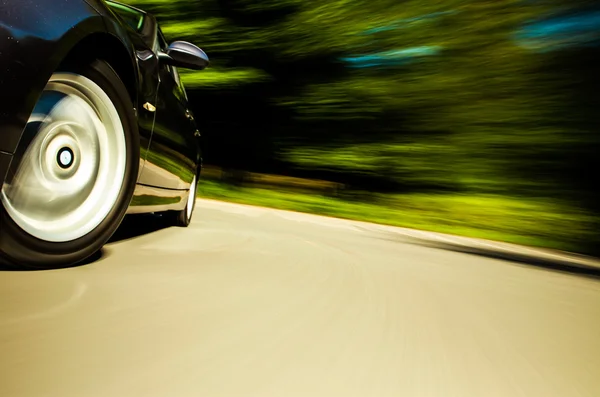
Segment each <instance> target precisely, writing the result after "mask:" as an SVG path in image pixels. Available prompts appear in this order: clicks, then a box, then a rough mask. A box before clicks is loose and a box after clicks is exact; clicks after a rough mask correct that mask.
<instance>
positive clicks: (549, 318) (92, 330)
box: [0, 201, 600, 397]
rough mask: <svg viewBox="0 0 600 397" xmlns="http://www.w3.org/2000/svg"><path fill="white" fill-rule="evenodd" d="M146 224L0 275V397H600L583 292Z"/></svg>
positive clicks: (565, 283) (331, 226)
mask: <svg viewBox="0 0 600 397" xmlns="http://www.w3.org/2000/svg"><path fill="white" fill-rule="evenodd" d="M144 219H145V220H144V221H143V222H142V220H139V219H138V220H136V224H138V222H139V224H141V225H142V226H139V228H140V229H141V230H134V231H135V232H136V233H138V234H141V235H139V236H137V237H134V238H132V239H127V240H120V241H115V242H113V243H111V244H109V245H108V246H107V247H106V249H105V250H104V255H103V257H102V258H100V259H99V260H97V261H95V262H93V263H91V264H89V265H86V266H82V267H78V268H72V269H64V270H56V271H44V272H42V271H37V272H1V273H0V396H6V397H19V396H59V397H70V396H76V397H96V396H107V397H108V396H110V397H113V396H119V397H120V396H127V397H134V396H144V397H154V396H157V397H158V396H161V397H163V396H168V397H180V396H181V397H188V396H189V397H197V396H210V397H219V396H228V397H229V396H269V397H270V396H273V397H294V396H302V397H304V396H306V397H337V396H343V397H353V396H360V397H363V396H375V397H384V396H385V397H387V396H409V397H410V396H414V397H427V396H444V397H450V396H459V397H469V396H473V397H488V396H499V397H506V396H511V397H517V396H527V397H537V396H540V397H551V396H558V397H565V396H568V397H576V396H590V397H597V396H600V282H599V281H597V280H594V279H591V278H585V277H582V276H577V275H569V274H564V273H558V272H554V271H549V270H543V269H539V268H535V267H528V266H523V265H516V264H513V263H510V262H504V261H500V260H495V259H488V258H483V257H480V256H474V255H469V254H464V253H458V252H449V251H444V250H440V249H435V248H429V247H424V246H419V245H415V244H411V243H409V242H408V241H407V240H403V239H402V237H401V236H399V235H397V234H394V233H390V232H389V231H388V229H386V228H379V227H377V226H372V227H358V226H356V224H353V223H350V222H346V221H341V220H335V219H327V218H320V217H315V216H309V215H300V214H294V213H285V212H279V211H273V210H266V209H253V208H251V207H243V206H236V205H230V204H216V203H213V202H208V201H201V202H199V206H198V207H197V212H196V217H195V220H194V222H193V224H192V226H191V227H190V228H189V229H187V230H182V229H175V228H167V229H162V230H158V231H153V232H151V233H146V234H143V232H144V231H145V230H144V229H143V225H144V224H145V223H147V222H149V221H148V218H144ZM129 223H131V222H129ZM129 228H131V226H129ZM126 229H127V228H122V230H121V231H120V237H119V238H121V239H122V238H124V237H127V234H128V233H130V232H127V230H126Z"/></svg>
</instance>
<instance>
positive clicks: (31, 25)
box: [0, 0, 209, 268]
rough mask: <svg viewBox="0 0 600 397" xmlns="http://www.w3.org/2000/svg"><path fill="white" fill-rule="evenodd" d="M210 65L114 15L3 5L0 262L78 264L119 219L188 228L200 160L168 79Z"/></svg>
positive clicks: (108, 6)
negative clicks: (162, 220)
mask: <svg viewBox="0 0 600 397" xmlns="http://www.w3.org/2000/svg"><path fill="white" fill-rule="evenodd" d="M208 64H209V60H208V57H207V56H206V54H205V53H204V52H203V51H202V50H201V49H200V48H198V47H196V46H195V45H193V44H190V43H187V42H183V41H175V42H172V43H170V44H169V43H167V41H166V40H165V37H164V35H163V33H162V31H161V29H160V27H159V25H158V23H157V20H156V18H155V17H153V16H152V15H150V14H148V13H145V12H144V11H141V10H139V9H136V8H132V7H129V6H126V5H123V4H120V3H116V2H112V1H108V0H62V1H60V2H57V1H56V0H2V1H1V2H0V92H1V93H2V95H1V96H0V186H1V191H0V262H4V263H7V264H8V265H15V266H25V267H36V268H50V267H58V266H68V265H72V264H76V263H79V262H81V261H83V260H84V259H86V258H88V257H89V256H90V255H92V254H94V253H95V252H97V251H98V250H99V249H100V248H101V247H102V246H103V245H104V244H105V243H106V242H107V241H108V239H109V238H110V237H111V236H112V234H113V233H114V232H115V231H116V229H117V228H118V226H119V224H120V223H121V221H122V219H123V217H124V216H125V215H126V214H127V213H149V212H153V213H157V212H158V213H162V214H163V215H164V217H166V218H168V219H169V220H170V222H172V224H173V225H177V226H183V227H185V226H187V225H188V224H189V223H190V220H191V218H192V213H193V210H194V204H195V202H196V200H195V192H196V187H197V183H198V177H199V175H200V170H201V167H202V157H201V152H200V142H199V136H200V132H199V131H198V129H197V127H196V123H195V120H194V116H193V113H192V112H191V110H190V109H189V105H188V100H187V95H186V92H185V89H184V86H183V85H182V83H181V80H180V77H179V74H178V70H177V68H189V69H194V70H201V69H204V68H206V67H207V66H208Z"/></svg>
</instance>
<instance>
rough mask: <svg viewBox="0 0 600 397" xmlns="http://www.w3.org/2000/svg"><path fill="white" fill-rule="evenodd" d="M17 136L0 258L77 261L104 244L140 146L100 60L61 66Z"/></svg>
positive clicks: (121, 90)
mask: <svg viewBox="0 0 600 397" xmlns="http://www.w3.org/2000/svg"><path fill="white" fill-rule="evenodd" d="M23 136H24V138H23V139H29V138H26V137H32V138H31V141H30V142H29V145H28V146H27V148H26V150H23V151H22V152H23V154H22V156H16V157H15V160H17V158H18V160H20V161H19V162H18V163H17V164H16V165H15V167H14V168H12V169H11V170H14V174H13V178H12V179H11V180H9V181H7V182H6V183H5V184H4V186H2V189H1V191H0V230H1V231H2V232H1V233H0V259H3V261H4V262H5V263H7V264H8V265H12V266H18V267H29V268H42V269H48V268H56V267H65V266H71V265H75V264H78V263H80V262H82V261H84V260H85V259H87V258H88V257H90V256H91V255H93V254H94V253H96V252H98V250H100V248H101V247H102V246H103V245H104V244H105V243H106V242H107V241H108V239H109V238H110V237H111V236H112V234H113V233H114V232H115V231H116V229H117V228H118V226H119V225H120V223H121V221H122V220H123V217H124V216H125V212H126V211H127V207H128V206H129V203H130V201H131V198H132V196H133V191H134V189H135V183H136V178H137V174H138V168H139V155H140V148H139V135H138V130H137V123H136V118H135V114H134V110H133V104H132V102H131V100H130V97H129V93H128V91H127V89H126V88H125V85H124V84H123V82H122V81H121V79H120V78H119V76H118V75H117V73H116V72H115V71H114V70H113V69H112V68H111V67H110V65H108V64H107V63H106V62H104V61H100V60H96V61H93V62H91V63H90V64H87V65H82V66H71V67H68V68H63V69H62V70H60V71H59V72H56V73H54V74H53V75H52V77H51V78H50V80H49V81H48V84H47V85H46V87H45V89H44V91H43V93H42V95H41V96H40V99H39V100H38V103H37V104H36V107H35V109H34V111H33V112H32V115H31V116H30V118H29V121H28V123H27V126H26V128H25V133H24V135H23ZM15 160H13V161H15Z"/></svg>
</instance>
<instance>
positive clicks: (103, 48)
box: [56, 32, 139, 106]
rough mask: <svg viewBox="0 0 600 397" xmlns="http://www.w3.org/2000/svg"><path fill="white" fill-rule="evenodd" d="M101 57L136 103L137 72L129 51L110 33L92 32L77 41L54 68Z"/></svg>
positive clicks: (88, 61)
mask: <svg viewBox="0 0 600 397" xmlns="http://www.w3.org/2000/svg"><path fill="white" fill-rule="evenodd" d="M96 59H101V60H103V61H105V62H107V63H108V64H109V65H110V66H111V67H112V68H113V70H114V71H115V72H116V73H117V75H118V76H119V77H120V79H121V80H122V81H123V84H125V87H126V88H127V92H128V93H129V97H130V99H131V102H132V103H133V104H134V106H135V104H136V103H137V87H138V81H139V79H138V73H137V70H136V69H137V65H136V63H135V60H134V59H133V56H132V55H131V51H129V50H128V49H127V48H126V47H125V45H124V44H123V43H122V42H121V40H119V39H118V38H116V37H115V36H113V35H112V34H110V33H105V32H96V33H92V34H90V35H88V36H86V37H84V38H82V39H81V40H80V41H79V42H77V43H76V44H75V45H74V46H73V47H72V48H71V49H70V51H69V52H68V53H67V54H66V55H65V57H64V58H63V59H62V61H61V62H60V64H59V65H58V67H57V68H56V70H60V69H63V68H68V67H69V66H70V65H74V64H81V63H90V62H92V61H93V60H96Z"/></svg>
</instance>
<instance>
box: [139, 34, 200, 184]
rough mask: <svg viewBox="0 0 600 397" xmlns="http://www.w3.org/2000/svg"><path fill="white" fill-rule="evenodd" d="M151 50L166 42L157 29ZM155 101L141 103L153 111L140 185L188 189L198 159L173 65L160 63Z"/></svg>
mask: <svg viewBox="0 0 600 397" xmlns="http://www.w3.org/2000/svg"><path fill="white" fill-rule="evenodd" d="M156 43H157V44H156V48H155V51H157V52H158V51H162V52H165V51H166V50H167V47H168V45H167V42H166V40H165V37H164V35H163V33H162V32H161V30H160V28H159V29H157V41H156ZM158 74H159V80H160V82H159V87H158V95H157V98H156V103H155V104H151V103H147V104H144V108H145V110H146V111H148V110H150V111H153V112H155V113H156V115H155V119H154V128H153V130H152V138H151V141H150V145H149V148H148V154H147V157H146V163H145V166H144V171H143V173H142V175H141V177H140V182H139V183H141V184H144V185H150V186H156V187H161V188H167V189H182V190H184V189H189V186H190V184H191V182H192V179H193V178H194V176H195V172H196V168H197V163H198V161H199V158H198V157H199V142H198V138H197V137H196V134H195V131H196V129H195V126H194V122H193V117H192V115H191V112H190V110H189V109H188V101H187V94H186V92H185V88H184V86H183V84H182V83H181V79H180V77H179V73H178V71H177V68H175V67H172V66H169V65H165V64H160V65H159V69H158Z"/></svg>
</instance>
